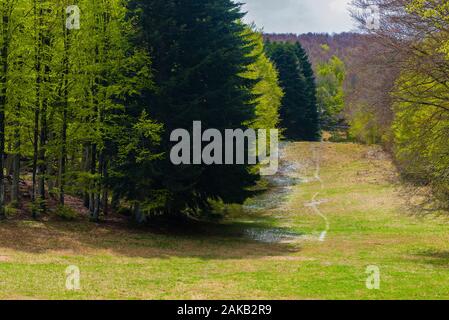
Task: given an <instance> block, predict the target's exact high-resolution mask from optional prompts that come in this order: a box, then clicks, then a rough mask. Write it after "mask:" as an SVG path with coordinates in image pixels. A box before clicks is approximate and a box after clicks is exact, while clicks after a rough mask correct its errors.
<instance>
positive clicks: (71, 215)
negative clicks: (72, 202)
mask: <svg viewBox="0 0 449 320" xmlns="http://www.w3.org/2000/svg"><path fill="white" fill-rule="evenodd" d="M55 214H56V216H58V217H59V218H61V219H63V220H68V221H72V220H75V219H76V218H77V217H78V212H77V211H76V210H74V209H72V208H70V207H68V206H58V207H57V208H56V211H55Z"/></svg>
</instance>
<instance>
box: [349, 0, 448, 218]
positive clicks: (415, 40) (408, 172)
mask: <svg viewBox="0 0 449 320" xmlns="http://www.w3.org/2000/svg"><path fill="white" fill-rule="evenodd" d="M368 5H377V6H378V7H379V9H380V12H381V16H380V27H379V28H376V29H373V30H370V29H367V28H366V23H365V22H366V19H367V16H366V14H364V13H363V10H362V9H363V8H366V7H367V6H368ZM354 6H355V10H354V13H353V15H354V17H355V18H356V19H357V20H358V21H359V23H360V26H361V29H362V30H363V31H364V32H365V33H366V35H367V37H369V39H370V43H371V44H370V46H369V47H368V48H367V50H366V53H365V55H364V56H363V57H362V58H361V59H360V63H359V65H360V66H361V68H360V78H361V79H363V80H365V81H360V82H359V84H358V86H356V88H355V92H356V93H357V94H356V95H355V96H354V97H355V99H354V101H353V102H352V103H353V105H357V108H358V110H359V111H358V112H356V113H354V114H353V115H354V116H353V118H352V121H353V123H354V124H355V125H356V127H357V131H358V132H359V133H360V134H359V137H360V138H361V139H362V140H364V141H365V142H369V143H382V144H383V145H385V146H386V148H388V149H389V150H390V151H391V152H392V154H393V155H394V157H395V160H396V163H397V165H398V167H399V169H400V171H401V173H402V176H403V177H404V178H405V179H406V181H410V182H412V183H413V184H415V185H417V186H420V187H425V189H429V188H430V189H431V190H432V195H433V196H430V197H429V195H426V197H425V199H426V202H427V200H430V201H429V202H428V203H424V204H425V206H424V207H425V208H427V209H429V206H428V205H429V204H431V206H432V207H433V206H434V205H435V204H437V208H446V209H447V208H448V203H449V171H448V170H449V144H448V142H447V141H448V137H449V104H448V102H449V96H448V94H449V91H448V83H449V77H448V75H449V73H448V72H447V71H448V70H449V50H448V48H449V33H448V31H447V30H448V27H449V2H448V1H436V0H435V1H434V0H432V1H420V0H395V1H385V0H373V1H366V0H356V1H354ZM363 132H365V133H366V132H369V134H368V135H366V134H363ZM435 200H436V201H435Z"/></svg>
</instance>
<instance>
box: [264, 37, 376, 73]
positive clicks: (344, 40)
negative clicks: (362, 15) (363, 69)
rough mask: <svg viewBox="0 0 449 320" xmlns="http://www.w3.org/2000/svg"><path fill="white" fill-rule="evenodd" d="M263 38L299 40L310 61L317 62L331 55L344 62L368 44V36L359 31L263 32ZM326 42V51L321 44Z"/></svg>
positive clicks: (286, 40) (283, 40)
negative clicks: (337, 32) (335, 32)
mask: <svg viewBox="0 0 449 320" xmlns="http://www.w3.org/2000/svg"><path fill="white" fill-rule="evenodd" d="M264 38H265V39H266V40H270V41H273V42H281V41H282V42H297V41H299V42H300V43H301V45H302V46H303V47H304V49H305V50H306V51H307V53H308V54H309V57H310V60H311V62H312V63H313V64H314V65H316V64H317V63H320V62H323V61H326V60H328V59H329V58H330V57H331V56H332V55H337V56H338V57H340V58H341V59H342V60H344V61H345V62H347V63H348V62H350V61H349V60H350V59H349V58H351V57H353V56H354V55H355V54H357V53H359V52H360V50H363V48H364V47H365V46H366V45H368V41H367V40H368V36H367V35H363V34H360V33H354V32H345V33H339V34H327V33H307V34H300V35H296V34H291V33H290V34H289V33H283V34H273V33H271V34H270V33H269V34H265V35H264ZM323 44H326V45H328V46H329V48H330V50H329V51H328V52H327V53H326V52H325V51H323V49H322V48H321V46H322V45H323Z"/></svg>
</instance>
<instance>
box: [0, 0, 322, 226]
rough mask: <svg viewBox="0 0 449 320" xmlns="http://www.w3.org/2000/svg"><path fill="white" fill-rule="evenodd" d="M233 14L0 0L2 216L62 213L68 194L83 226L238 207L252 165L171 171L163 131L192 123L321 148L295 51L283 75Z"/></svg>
mask: <svg viewBox="0 0 449 320" xmlns="http://www.w3.org/2000/svg"><path fill="white" fill-rule="evenodd" d="M69 6H77V7H78V8H79V9H80V12H79V14H80V25H79V29H78V28H68V26H67V23H68V22H67V21H68V20H67V19H68V15H73V14H74V13H75V12H73V11H70V12H68V11H67V8H68V7H69ZM243 16H244V13H242V11H241V8H240V5H239V4H235V3H234V2H233V1H230V0H199V1H190V0H189V1H187V0H163V1H162V0H151V1H132V0H129V1H125V0H76V1H68V0H52V1H47V0H4V1H2V3H1V4H0V17H1V18H0V52H1V56H0V65H1V66H0V168H1V170H0V218H5V217H6V211H7V209H8V208H9V207H17V208H20V209H23V210H27V212H28V211H29V212H30V214H31V215H32V216H33V217H35V218H37V217H39V216H41V215H44V214H46V213H48V212H49V211H51V210H54V207H55V206H56V211H58V212H65V211H69V210H70V208H67V206H66V199H67V196H68V195H71V196H75V197H79V198H82V199H83V201H84V205H85V206H86V207H87V208H88V209H89V212H90V218H91V219H92V220H93V221H98V220H99V219H100V216H101V215H102V214H104V215H107V214H108V212H110V211H111V209H113V210H117V209H118V208H119V207H121V206H124V207H126V208H128V209H129V210H130V211H131V212H132V214H133V215H134V217H135V218H136V219H137V220H138V221H144V220H145V219H146V217H148V216H155V215H165V216H179V215H200V214H203V213H204V212H207V211H208V210H209V209H210V206H211V202H212V201H214V200H215V201H223V202H225V203H241V202H243V201H244V200H245V199H246V198H247V197H248V196H249V195H250V194H251V192H250V190H251V187H253V186H254V185H255V184H256V183H257V181H258V179H259V177H258V175H257V174H256V170H255V168H254V166H250V165H233V166H218V165H216V166H214V165H210V166H206V165H198V166H182V165H181V166H174V165H173V164H172V163H171V162H170V159H169V156H168V155H169V154H170V148H171V147H172V145H173V143H172V142H171V141H170V133H171V132H172V131H173V130H175V129H178V128H185V129H190V128H191V127H192V123H193V121H196V120H201V121H202V124H203V126H204V127H208V128H215V129H218V130H220V131H222V130H225V129H246V128H256V129H257V128H264V129H271V128H278V127H281V128H285V129H286V135H287V136H290V137H292V138H300V139H306V140H311V139H318V138H319V124H318V121H319V119H318V113H317V107H316V101H315V100H314V99H315V98H314V97H315V90H316V88H315V85H314V76H313V71H312V69H311V67H310V64H308V62H307V55H306V53H305V51H304V50H303V49H302V47H301V46H300V45H299V44H297V45H295V46H294V47H291V48H290V49H287V51H288V52H289V53H288V55H291V56H290V57H291V58H292V59H293V60H292V61H293V64H292V65H290V66H289V65H282V63H281V62H280V61H276V57H277V56H276V54H275V53H274V52H275V51H276V50H278V49H273V50H271V49H270V50H267V48H266V45H265V43H264V40H263V37H262V35H261V33H260V32H258V31H257V30H256V28H255V27H254V26H248V25H245V24H244V23H242V18H243ZM279 47H281V46H279ZM289 69H291V70H289ZM284 70H286V71H285V72H284ZM288 72H290V73H291V72H293V74H294V77H295V81H298V83H295V84H289V83H287V81H286V80H283V79H285V78H283V77H284V74H286V73H288ZM291 85H293V86H294V88H290V86H291ZM295 90H296V91H297V92H294V91H295ZM293 96H295V97H298V98H299V100H297V101H296V103H295V101H291V98H290V97H293ZM290 109H291V110H292V111H290ZM290 113H296V115H295V116H294V117H291V116H289V115H290ZM295 117H296V118H297V119H301V121H303V122H302V124H303V125H304V126H308V127H306V128H307V129H306V130H305V129H304V128H305V127H299V126H296V127H294V124H293V123H294V121H297V120H291V119H294V118H295ZM301 117H302V118H301ZM309 128H310V132H309ZM301 130H302V131H301ZM298 132H301V133H298ZM28 200H29V201H28Z"/></svg>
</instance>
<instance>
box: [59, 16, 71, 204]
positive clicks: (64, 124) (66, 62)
mask: <svg viewBox="0 0 449 320" xmlns="http://www.w3.org/2000/svg"><path fill="white" fill-rule="evenodd" d="M62 28H63V32H64V58H63V60H64V61H63V63H64V81H63V99H64V102H63V111H62V129H61V155H60V160H59V161H60V165H59V204H60V205H62V206H63V205H64V203H65V174H66V162H67V112H68V108H69V88H68V86H69V79H68V77H69V50H70V38H69V37H70V30H69V29H68V28H67V27H66V25H65V11H64V10H63V12H62Z"/></svg>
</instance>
